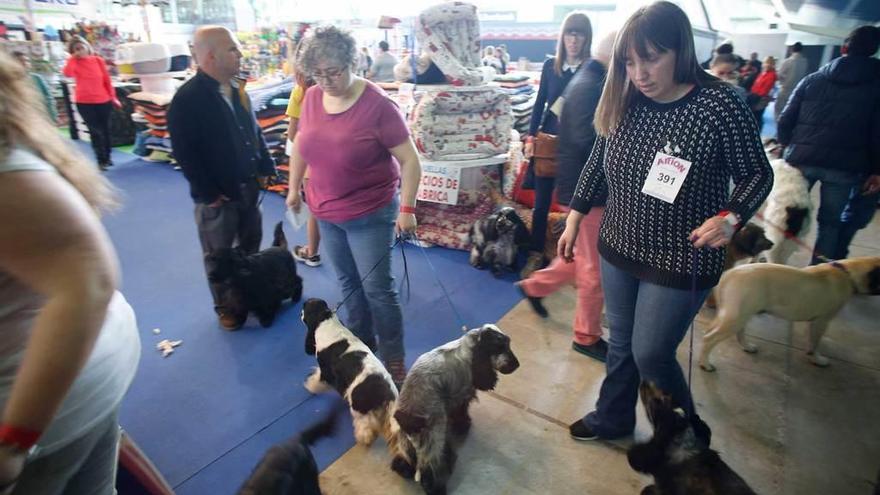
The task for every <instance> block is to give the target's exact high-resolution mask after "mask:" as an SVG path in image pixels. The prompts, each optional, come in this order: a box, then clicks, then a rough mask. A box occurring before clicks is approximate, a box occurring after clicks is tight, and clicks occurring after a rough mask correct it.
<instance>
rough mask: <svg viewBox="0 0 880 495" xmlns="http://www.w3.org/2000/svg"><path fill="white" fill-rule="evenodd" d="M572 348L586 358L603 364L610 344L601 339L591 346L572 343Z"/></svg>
mask: <svg viewBox="0 0 880 495" xmlns="http://www.w3.org/2000/svg"><path fill="white" fill-rule="evenodd" d="M571 348H572V349H574V350H575V351H577V352H579V353H581V354H583V355H584V356H589V357H591V358H593V359H595V360H596V361H601V362H603V363H604V362H605V357H606V356H607V355H608V343H607V342H605V341H604V340H602V339H599V340H597V341H596V342H593V343H592V344H590V345H584V344H578V343H577V342H572V343H571Z"/></svg>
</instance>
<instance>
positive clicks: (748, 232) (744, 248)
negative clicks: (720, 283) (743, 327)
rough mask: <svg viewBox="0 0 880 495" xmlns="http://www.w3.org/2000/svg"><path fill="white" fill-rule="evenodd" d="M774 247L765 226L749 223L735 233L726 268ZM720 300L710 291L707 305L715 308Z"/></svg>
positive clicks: (725, 256) (713, 291) (727, 256)
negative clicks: (767, 235) (766, 233)
mask: <svg viewBox="0 0 880 495" xmlns="http://www.w3.org/2000/svg"><path fill="white" fill-rule="evenodd" d="M772 247H773V243H772V242H771V241H770V240H769V239H767V237H766V236H765V235H764V228H763V227H760V226H758V225H755V224H753V223H747V224H746V225H745V227H743V228H741V229H739V230H738V231H737V232H736V234H733V239H731V240H730V244H729V245H728V246H727V253H726V254H725V255H724V270H723V271H722V273H723V272H726V271H727V270H730V269H731V268H733V267H734V266H735V265H736V263H737V262H738V261H741V260H744V259H753V258H756V257H757V256H758V255H759V254H761V253H762V252H764V251H766V250H768V249H770V248H772ZM717 306H718V302H717V301H716V300H715V290H714V289H713V290H712V291H711V292H709V297H707V298H706V307H707V308H715V307H717Z"/></svg>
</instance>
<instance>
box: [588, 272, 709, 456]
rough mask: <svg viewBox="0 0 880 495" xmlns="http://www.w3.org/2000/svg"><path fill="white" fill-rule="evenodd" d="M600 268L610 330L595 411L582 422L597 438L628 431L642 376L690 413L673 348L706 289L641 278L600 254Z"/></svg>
mask: <svg viewBox="0 0 880 495" xmlns="http://www.w3.org/2000/svg"><path fill="white" fill-rule="evenodd" d="M601 270H602V289H603V290H604V292H605V315H606V316H607V317H608V323H609V326H610V327H611V328H610V330H611V335H610V338H609V340H608V357H607V358H606V362H605V372H606V376H605V380H604V381H603V382H602V388H601V390H600V392H599V400H598V402H597V403H596V410H595V411H593V412H591V413H589V414H587V416H586V417H584V419H583V421H584V423H585V424H586V425H587V426H589V427H590V428H591V429H592V430H593V431H594V432H595V433H596V434H597V435H599V437H600V438H605V439H612V438H619V437H622V436H626V435H629V434H631V433H632V431H633V429H634V428H635V426H636V404H637V403H638V393H639V383H640V382H641V381H642V380H648V381H652V382H654V383H655V384H657V386H658V387H660V389H661V390H664V391H665V392H666V393H669V394H671V395H672V399H673V401H674V402H675V404H676V405H677V406H679V407H681V408H683V409H684V410H685V412H686V413H688V414H689V415H692V414H693V413H694V404H693V400H692V399H691V394H690V391H689V390H688V385H687V381H686V380H685V377H684V373H682V370H681V366H679V365H678V361H677V360H676V358H675V351H676V349H677V348H678V345H679V344H680V343H681V340H682V339H683V338H684V336H685V334H686V333H687V330H688V327H689V326H690V324H691V321H693V319H694V316H696V314H697V311H699V309H700V306H702V304H703V300H704V299H705V298H706V296H707V295H708V293H709V291H708V290H699V291H697V292H696V294H692V293H691V291H689V290H681V289H671V288H669V287H663V286H660V285H655V284H651V283H648V282H643V281H641V280H639V279H638V278H636V277H634V276H632V275H630V274H629V273H628V272H625V271H623V270H621V269H619V268H617V267H615V266H614V265H612V264H611V263H608V262H607V261H605V259H604V258H603V259H602V260H601Z"/></svg>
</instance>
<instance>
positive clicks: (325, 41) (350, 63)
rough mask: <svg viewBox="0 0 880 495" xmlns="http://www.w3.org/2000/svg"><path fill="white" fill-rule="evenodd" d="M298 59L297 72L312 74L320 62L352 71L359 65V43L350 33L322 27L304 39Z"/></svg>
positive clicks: (336, 28)
mask: <svg viewBox="0 0 880 495" xmlns="http://www.w3.org/2000/svg"><path fill="white" fill-rule="evenodd" d="M301 45H302V46H300V48H299V53H298V54H297V57H296V70H298V71H300V72H302V73H303V74H312V73H313V72H314V71H315V69H316V68H317V66H318V63H319V62H322V61H330V62H333V63H336V64H339V65H342V66H345V68H346V69H348V70H351V69H352V68H353V67H354V66H355V64H356V63H357V59H358V53H357V42H355V40H354V37H353V36H352V35H351V33H350V32H348V31H345V30H342V29H339V28H338V27H336V26H321V27H318V28H316V29H315V30H314V31H313V32H312V33H311V34H309V35H307V36H306V37H305V38H303V40H302V43H301Z"/></svg>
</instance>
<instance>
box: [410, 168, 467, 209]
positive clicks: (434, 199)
mask: <svg viewBox="0 0 880 495" xmlns="http://www.w3.org/2000/svg"><path fill="white" fill-rule="evenodd" d="M460 185H461V168H459V167H455V166H449V165H438V164H433V163H432V164H424V165H422V180H421V182H419V193H418V195H417V196H416V198H417V199H418V200H420V201H430V202H431V203H443V204H447V205H454V204H458V189H459V187H460Z"/></svg>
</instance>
